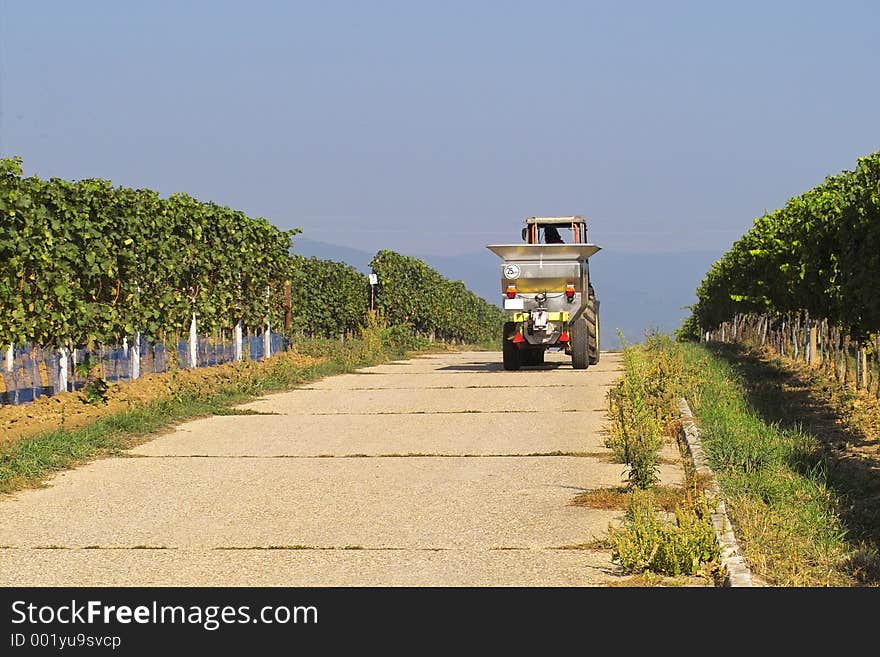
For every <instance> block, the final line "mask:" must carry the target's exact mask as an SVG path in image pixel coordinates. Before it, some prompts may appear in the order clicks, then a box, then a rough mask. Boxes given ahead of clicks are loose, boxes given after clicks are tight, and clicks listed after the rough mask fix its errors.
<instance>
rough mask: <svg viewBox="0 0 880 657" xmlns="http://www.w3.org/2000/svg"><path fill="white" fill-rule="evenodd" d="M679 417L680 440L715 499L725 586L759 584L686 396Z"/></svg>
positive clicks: (714, 521)
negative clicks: (740, 543)
mask: <svg viewBox="0 0 880 657" xmlns="http://www.w3.org/2000/svg"><path fill="white" fill-rule="evenodd" d="M677 405H678V412H679V419H680V420H681V439H682V440H683V441H684V443H685V445H686V446H687V451H688V454H689V455H690V457H691V460H692V462H693V465H694V471H695V472H696V474H697V475H702V476H704V477H705V478H706V480H707V481H708V482H709V483H708V486H707V488H706V497H707V499H709V500H711V501H714V502H716V507H715V512H714V513H713V514H712V516H711V519H712V527H713V528H714V529H715V540H716V542H717V543H718V547H719V549H720V551H721V567H722V568H723V570H724V586H731V587H733V586H739V587H743V586H756V584H755V583H754V582H753V581H752V572H751V570H750V569H749V566H748V564H746V560H745V559H744V558H743V556H742V552H741V551H740V549H739V544H738V543H737V542H736V536H735V535H734V533H733V525H732V524H731V522H730V518H728V517H727V507H726V506H725V504H724V499H723V498H722V497H721V489H720V488H719V486H718V482H717V480H716V479H715V473H713V472H712V469H711V468H710V467H709V461H708V459H707V458H706V453H705V452H704V451H703V443H702V441H701V440H700V430H699V429H698V428H697V425H696V423H695V422H694V414H693V413H692V412H691V408H690V406H689V405H688V403H687V400H685V399H684V398H679V400H678V402H677Z"/></svg>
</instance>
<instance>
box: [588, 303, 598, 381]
mask: <svg viewBox="0 0 880 657" xmlns="http://www.w3.org/2000/svg"><path fill="white" fill-rule="evenodd" d="M590 306H591V307H592V309H593V315H594V317H595V320H594V321H593V322H592V323H591V324H588V326H589V330H590V340H589V343H590V344H589V358H590V365H595V364H596V363H598V362H599V304H598V303H596V301H595V300H594V301H592V302H591V304H590Z"/></svg>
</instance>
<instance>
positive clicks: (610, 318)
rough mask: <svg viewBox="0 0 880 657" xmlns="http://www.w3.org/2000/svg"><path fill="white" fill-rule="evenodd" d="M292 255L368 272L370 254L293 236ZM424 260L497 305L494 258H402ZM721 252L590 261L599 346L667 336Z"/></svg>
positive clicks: (605, 255) (602, 255)
mask: <svg viewBox="0 0 880 657" xmlns="http://www.w3.org/2000/svg"><path fill="white" fill-rule="evenodd" d="M293 251H294V253H298V254H300V255H304V256H307V257H310V256H315V257H318V258H323V259H326V260H336V261H339V262H345V263H347V264H349V265H351V266H353V267H355V268H356V269H358V270H360V271H362V272H364V273H369V271H370V266H369V263H370V260H372V259H373V255H374V254H372V253H367V252H365V251H360V250H358V249H352V248H350V247H344V246H337V245H335V244H327V243H324V242H316V241H313V240H309V239H306V238H302V237H299V236H296V237H294V248H293ZM403 255H409V256H413V257H416V258H420V259H422V260H424V261H425V262H426V263H428V265H430V266H431V267H433V268H434V269H436V270H437V271H439V272H440V273H441V274H443V276H445V277H446V278H448V279H451V280H461V281H464V283H465V285H466V286H467V288H468V289H469V290H471V291H473V292H474V293H475V294H477V295H479V296H481V297H483V298H484V299H486V300H487V301H489V302H491V303H495V304H498V305H500V303H501V290H500V274H499V271H498V265H499V263H500V262H501V261H500V260H499V259H498V257H497V256H496V255H495V254H493V253H492V252H491V251H489V250H488V249H487V250H485V251H478V252H473V253H466V254H462V255H456V256H435V255H421V254H418V253H405V254H403ZM721 255H722V253H721V252H710V251H686V252H681V253H622V252H615V251H609V250H602V251H600V252H599V253H598V254H596V255H595V256H594V257H593V258H592V259H591V260H590V263H591V264H590V274H591V276H592V279H593V285H594V287H595V288H596V292H597V293H598V296H599V301H600V304H601V305H600V317H601V329H602V336H601V340H602V346H603V348H606V349H616V348H619V346H620V343H619V340H618V338H617V330H618V329H620V330H621V332H622V333H623V335H624V338H625V339H626V340H627V341H628V342H641V341H642V339H643V338H644V335H645V331H646V330H648V329H651V328H655V329H657V330H659V331H662V332H665V333H668V332H671V331H674V330H675V329H676V328H678V327H679V326H680V325H681V321H682V320H683V319H684V318H685V317H687V316H688V311H687V309H684V308H683V306H687V305H690V304H692V303H694V302H695V301H696V297H695V296H694V290H695V289H696V287H697V285H699V283H700V281H701V280H702V278H703V276H704V275H705V273H706V271H708V269H709V267H710V266H711V265H712V263H713V262H715V261H716V260H717V259H718V258H720V257H721Z"/></svg>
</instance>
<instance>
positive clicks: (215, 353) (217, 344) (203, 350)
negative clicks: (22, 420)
mask: <svg viewBox="0 0 880 657" xmlns="http://www.w3.org/2000/svg"><path fill="white" fill-rule="evenodd" d="M242 342H243V344H242V352H243V355H244V357H245V358H250V359H251V360H262V358H263V336H262V335H252V336H250V337H243V338H242ZM130 346H131V344H129V347H130ZM289 347H290V340H289V339H288V338H286V337H285V336H283V335H281V334H279V333H272V336H271V348H272V353H273V354H275V353H279V352H282V351H287V349H288V348H289ZM140 352H141V367H140V370H141V375H143V374H149V373H153V374H159V373H162V372H167V371H169V370H170V369H172V368H173V367H174V365H175V361H176V364H177V367H179V368H181V369H189V342H188V341H181V342H178V343H177V344H176V345H174V344H166V343H148V342H147V340H146V339H145V338H141V344H140ZM5 354H6V351H5V349H4V350H2V351H0V406H8V405H13V404H26V403H28V402H32V401H33V400H34V399H37V398H38V397H43V396H52V395H55V394H57V393H58V392H59V390H58V375H59V360H60V354H59V353H58V351H57V350H55V349H43V348H40V347H34V346H30V345H28V346H25V347H21V348H16V349H14V351H13V354H14V358H13V364H12V365H13V366H12V371H11V372H9V371H7V370H6V358H5ZM89 355H90V357H91V358H92V361H93V362H95V361H100V363H101V369H102V372H103V379H104V380H105V381H107V382H108V383H118V382H126V381H130V380H131V349H130V348H129V349H125V348H124V347H122V346H117V347H100V348H98V349H96V350H94V351H90V352H89ZM76 357H77V362H78V363H80V362H82V360H83V357H84V352H83V350H82V349H79V350H77V353H76ZM197 359H198V367H211V366H212V365H221V364H223V363H229V362H232V361H233V360H235V343H234V342H232V341H231V340H217V339H215V338H207V337H202V338H199V342H198V350H197ZM67 362H68V374H67V381H68V390H80V389H81V388H82V387H83V385H85V377H84V376H81V375H78V374H76V373H75V372H74V363H73V358H72V354H71V355H68V360H67Z"/></svg>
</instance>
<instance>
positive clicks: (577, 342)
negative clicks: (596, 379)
mask: <svg viewBox="0 0 880 657" xmlns="http://www.w3.org/2000/svg"><path fill="white" fill-rule="evenodd" d="M568 332H569V337H570V338H571V366H572V368H574V369H576V370H585V369H587V365H589V354H588V350H589V338H590V336H589V332H588V329H587V322H586V320H585V319H584V318H583V317H578V318H577V319H576V320H574V321H573V322H571V324H570V325H569V329H568Z"/></svg>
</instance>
